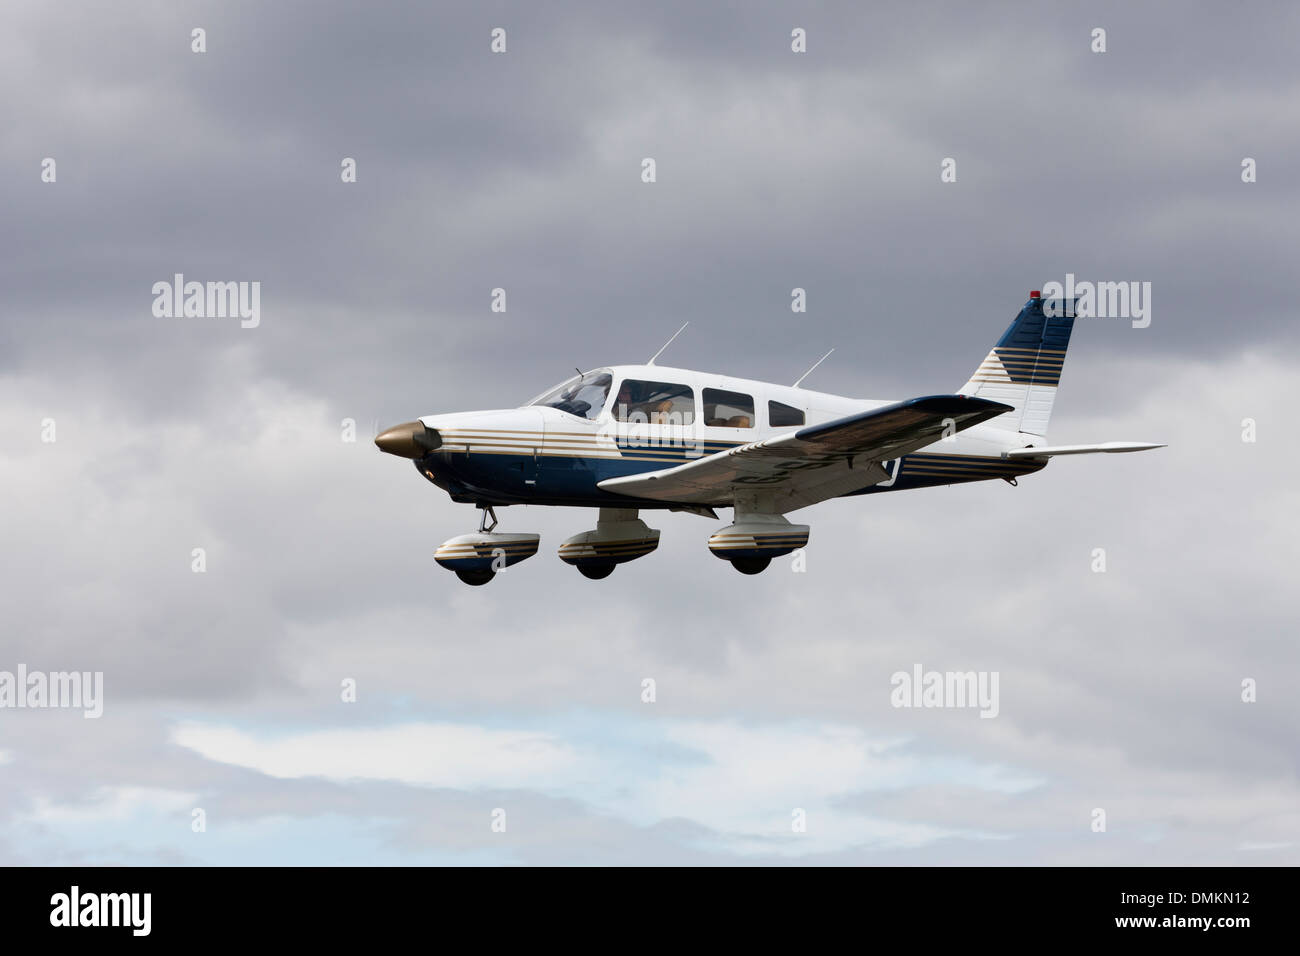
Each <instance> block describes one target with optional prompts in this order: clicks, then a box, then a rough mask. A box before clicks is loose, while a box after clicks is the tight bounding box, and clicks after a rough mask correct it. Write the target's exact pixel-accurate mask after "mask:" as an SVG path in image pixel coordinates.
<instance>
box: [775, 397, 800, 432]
mask: <svg viewBox="0 0 1300 956" xmlns="http://www.w3.org/2000/svg"><path fill="white" fill-rule="evenodd" d="M767 423H768V424H769V425H771V426H772V427H773V428H782V427H785V426H789V425H802V424H803V423H804V420H803V409H802V408H794V407H793V406H790V405H782V404H781V403H780V402H768V403H767Z"/></svg>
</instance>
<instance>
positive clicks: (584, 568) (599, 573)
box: [578, 562, 614, 581]
mask: <svg viewBox="0 0 1300 956" xmlns="http://www.w3.org/2000/svg"><path fill="white" fill-rule="evenodd" d="M578 570H579V571H580V572H581V573H582V576H583V577H584V578H591V580H593V581H599V580H600V579H601V578H607V577H609V576H610V575H611V574H613V573H614V564H613V562H610V563H609V564H580V565H578Z"/></svg>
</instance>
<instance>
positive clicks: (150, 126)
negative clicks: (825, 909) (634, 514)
mask: <svg viewBox="0 0 1300 956" xmlns="http://www.w3.org/2000/svg"><path fill="white" fill-rule="evenodd" d="M196 28H201V29H202V30H204V31H205V33H204V46H205V50H204V52H195V51H194V49H193V44H194V39H193V33H192V31H193V30H194V29H196ZM497 28H500V29H502V30H504V31H505V43H506V49H505V51H504V52H500V53H497V52H493V50H492V42H493V36H492V34H493V30H494V29H497ZM1097 28H1101V29H1104V30H1105V45H1106V49H1105V52H1094V50H1093V46H1094V45H1095V43H1096V41H1095V40H1094V30H1095V29H1097ZM796 29H801V30H803V31H805V35H806V52H801V53H797V52H794V51H793V50H792V48H791V47H792V31H794V30H796ZM1298 42H1300V12H1297V11H1296V10H1295V9H1294V8H1292V7H1290V6H1288V5H1284V4H1273V3H1260V2H1254V3H1252V2H1247V3H1243V4H1234V5H1231V6H1225V5H1222V4H1213V3H1203V4H1198V3H1177V4H1175V3H1149V4H1140V5H1132V4H1123V3H1088V4H1069V5H1050V6H1049V5H1042V4H1011V3H1008V4H994V5H988V6H982V7H979V8H975V7H973V6H971V5H967V4H959V3H950V4H939V3H936V4H925V5H909V6H903V5H898V6H895V7H889V8H880V9H877V8H874V7H868V6H867V5H861V4H853V3H817V4H799V3H770V2H759V3H743V4H742V3H708V4H699V3H690V2H684V0H683V2H665V3H658V4H653V5H646V4H609V3H590V4H582V3H575V2H569V0H565V2H557V3H551V4H530V3H482V4H468V3H466V4H452V3H434V4H424V5H419V6H418V8H416V5H408V4H401V3H396V2H392V3H384V2H379V3H366V4H360V3H341V2H318V3H307V2H285V3H277V4H254V3H249V2H234V3H215V2H214V3H203V2H193V3H163V2H156V3H145V2H133V3H122V4H112V5H106V4H95V3H70V4H63V5H59V6H58V7H57V8H56V7H52V6H50V5H49V4H42V3H37V2H27V0H16V2H11V3H6V4H5V5H4V6H3V9H0V80H2V82H0V104H2V106H0V109H2V111H3V112H2V113H0V115H2V116H3V119H4V122H3V124H0V170H3V177H2V178H0V223H2V224H3V225H2V226H0V282H2V287H3V292H4V294H3V296H2V297H0V319H2V321H0V435H3V438H4V440H3V442H2V443H0V481H2V482H3V487H4V489H5V493H6V494H5V497H6V499H7V504H6V507H5V508H4V509H3V510H2V511H0V560H3V566H4V583H3V586H2V587H0V619H2V620H3V622H4V624H3V627H2V628H0V671H8V672H17V669H18V668H19V667H20V666H22V667H25V668H26V669H27V671H29V672H31V671H40V672H55V671H79V672H91V673H94V672H102V675H103V677H102V680H103V692H102V701H101V703H102V715H101V716H99V717H98V718H86V717H84V716H83V713H82V711H81V710H78V709H74V708H44V709H42V708H35V709H33V708H23V709H16V708H0V863H4V864H9V865H15V864H37V865H43V864H68V863H76V864H128V865H129V864H157V863H161V864H215V865H225V864H249V863H251V864H265V865H276V864H311V865H317V864H319V865H352V864H393V865H425V864H451V865H541V864H566V865H567V864H584V865H682V864H686V865H692V864H707V865H828V864H829V865H845V864H849V865H859V864H865V865H874V864H880V865H933V864H942V865H1066V864H1083V865H1094V864H1098V865H1099V864H1126V865H1150V864H1173V865H1177V864H1230V865H1238V864H1239V865H1278V864H1290V865H1294V864H1296V863H1298V862H1300V780H1298V779H1297V771H1298V769H1300V767H1298V762H1297V761H1298V756H1297V755H1298V753H1300V750H1298V748H1297V739H1298V737H1300V687H1297V680H1298V677H1297V675H1300V651H1297V647H1296V640H1295V636H1296V621H1297V613H1296V611H1297V601H1296V595H1295V571H1294V568H1295V566H1296V564H1297V562H1298V561H1300V547H1298V546H1297V543H1296V542H1297V534H1298V533H1300V518H1298V515H1300V492H1298V491H1297V490H1296V486H1295V482H1294V480H1293V477H1292V476H1293V475H1294V474H1295V471H1296V469H1297V468H1300V453H1297V451H1296V450H1295V443H1294V442H1293V441H1292V440H1291V435H1290V433H1289V432H1288V431H1287V429H1288V428H1289V427H1290V422H1289V420H1288V419H1287V418H1286V415H1285V413H1283V412H1282V411H1281V407H1282V405H1283V404H1285V402H1286V401H1287V400H1288V399H1289V397H1290V395H1291V393H1292V392H1293V386H1294V383H1295V371H1294V369H1295V361H1296V350H1297V345H1298V344H1300V327H1298V326H1297V322H1296V315H1295V306H1294V303H1295V301H1296V296H1295V292H1294V288H1293V282H1292V277H1293V275H1294V272H1295V263H1296V261H1297V251H1298V250H1300V220H1298V217H1297V216H1296V210H1297V208H1298V206H1297V201H1298V200H1300V186H1298V185H1297V183H1298V178H1300V177H1298V173H1300V166H1298V165H1297V156H1300V75H1298V74H1297V70H1296V68H1295V66H1294V55H1293V54H1294V50H1295V49H1296V47H1297V44H1298ZM646 158H653V159H654V161H655V173H656V174H655V181H654V182H650V183H648V182H644V181H643V177H642V170H643V160H644V159H646ZM48 159H53V160H54V165H53V167H52V169H53V172H54V175H53V181H47V180H48V179H49V178H50V177H49V175H48V173H47V168H49V167H48V164H47V163H46V160H48ZM345 159H352V160H354V161H355V168H356V181H355V182H344V181H343V178H344V177H343V175H342V167H343V163H344V160H345ZM945 159H952V160H953V161H954V162H955V173H956V178H955V181H952V182H944V181H942V178H941V164H942V163H943V162H944V160H945ZM1246 159H1250V160H1253V163H1252V164H1251V165H1252V166H1253V168H1254V170H1255V176H1254V181H1251V182H1246V181H1243V162H1244V161H1245V160H1246ZM176 273H181V274H183V275H184V276H186V278H187V279H192V280H198V281H240V282H253V281H256V282H258V283H260V295H261V298H260V315H259V321H258V323H257V324H256V326H255V327H248V328H245V327H242V323H241V322H240V320H239V319H238V318H197V317H189V318H186V317H168V316H159V315H156V314H155V310H154V308H153V306H154V299H155V294H154V292H153V291H152V289H153V286H154V284H155V283H158V282H160V281H161V282H169V281H170V280H171V279H172V277H173V276H174V275H175V274H176ZM1067 274H1072V275H1074V276H1076V277H1077V278H1078V279H1081V280H1090V281H1137V282H1143V283H1145V282H1149V283H1150V284H1151V285H1150V289H1151V299H1150V303H1151V314H1150V319H1151V321H1150V324H1149V325H1146V326H1145V327H1135V326H1134V324H1133V323H1132V322H1130V321H1128V320H1127V319H1123V318H1081V319H1080V320H1079V321H1078V322H1077V323H1076V326H1075V330H1074V337H1073V340H1072V342H1071V349H1070V353H1069V357H1068V360H1067V362H1066V365H1065V369H1064V374H1063V376H1062V382H1061V389H1060V392H1059V394H1058V397H1057V401H1056V405H1055V409H1054V414H1053V417H1052V428H1051V435H1050V438H1051V441H1052V443H1054V444H1057V443H1060V444H1068V443H1080V442H1098V441H1110V440H1131V441H1151V442H1163V443H1167V444H1168V447H1167V448H1163V449H1160V450H1157V451H1152V452H1147V453H1144V454H1141V455H1125V456H1087V457H1077V458H1062V459H1058V460H1056V461H1054V462H1053V463H1052V464H1051V465H1050V466H1049V467H1048V468H1046V469H1045V470H1044V471H1042V472H1040V473H1038V474H1035V475H1032V476H1028V477H1026V478H1024V479H1023V480H1022V481H1021V482H1020V483H1019V485H1018V487H1011V486H1010V485H1008V484H1005V483H1003V482H1000V481H994V482H981V483H975V484H969V485H960V486H952V487H947V488H934V489H928V490H921V491H906V492H900V493H898V494H885V495H872V496H867V497H864V498H857V499H846V500H837V501H830V502H825V503H822V504H819V505H815V506H813V507H811V508H809V509H806V510H802V511H799V512H796V513H795V514H794V515H792V518H793V519H794V520H796V521H798V522H801V523H805V524H809V525H811V527H812V534H811V539H810V542H809V545H808V548H807V550H806V553H805V564H804V569H803V570H799V569H798V568H797V567H796V565H795V563H794V562H792V561H790V560H789V559H780V560H778V561H776V562H774V563H773V566H772V567H771V568H770V569H769V570H768V571H767V572H765V573H764V574H761V575H758V576H754V577H748V576H743V575H739V574H736V573H734V572H733V571H732V570H731V569H729V568H727V567H726V566H725V565H724V564H723V563H722V562H719V561H717V560H716V559H715V558H713V557H711V556H710V555H709V554H708V553H707V549H706V540H707V538H708V536H709V534H711V533H712V532H713V531H715V530H717V529H718V528H719V527H720V525H719V524H718V523H715V522H712V521H710V520H708V519H704V518H701V517H698V516H695V515H688V514H659V513H647V514H645V515H644V517H646V519H647V521H648V523H649V524H650V526H651V527H655V528H659V529H661V530H662V533H663V534H662V539H661V545H660V547H659V549H658V551H656V552H655V553H654V554H653V555H651V556H648V557H646V558H644V559H641V560H639V561H637V562H635V563H632V564H629V565H627V566H625V567H622V568H620V569H619V570H618V571H617V572H616V573H615V574H613V575H612V576H611V577H609V578H608V579H606V580H603V581H588V580H586V579H584V578H582V577H581V576H579V575H578V574H577V573H576V572H575V571H574V570H573V569H572V568H570V567H568V566H566V565H564V564H562V563H561V562H560V561H559V560H558V559H556V557H555V554H554V549H555V547H556V546H557V545H558V544H559V543H560V541H562V540H563V539H564V538H566V537H568V536H569V535H572V534H575V533H577V532H579V531H583V530H586V529H588V528H590V527H592V526H593V524H592V522H593V519H594V515H593V514H591V513H590V512H585V511H582V510H579V509H544V508H524V507H515V508H509V509H502V510H501V511H500V516H501V518H502V527H503V529H506V530H518V531H536V532H540V533H541V536H542V546H541V551H540V552H539V554H538V556H537V557H536V558H534V559H532V560H530V561H528V562H525V563H523V564H521V565H519V566H517V567H514V568H511V569H509V571H508V572H507V573H505V574H503V575H502V576H501V578H502V579H501V580H498V581H494V582H493V583H492V584H491V585H490V586H488V587H483V588H467V587H465V586H463V585H462V584H460V583H459V582H458V581H457V580H456V579H455V577H454V576H453V575H450V574H448V573H447V572H446V571H444V570H442V569H440V568H439V567H438V566H437V565H436V564H435V563H434V562H433V560H432V558H433V551H434V549H435V548H436V547H437V545H438V544H439V543H440V542H442V541H444V540H446V539H447V538H450V537H453V536H455V535H458V534H462V533H465V532H467V531H471V530H473V529H474V527H476V521H477V515H476V513H475V512H474V509H473V508H472V507H470V506H468V505H456V504H453V503H452V502H451V501H450V500H448V499H447V497H446V496H445V495H444V494H443V493H442V492H440V491H438V490H437V489H436V488H434V487H432V486H431V485H429V484H428V483H427V482H426V481H424V480H423V479H422V478H421V477H420V476H419V475H418V474H416V472H415V470H414V469H413V468H411V467H410V464H409V463H407V462H404V461H401V460H400V459H395V458H393V457H391V456H387V455H383V454H381V453H380V452H379V451H378V450H377V449H376V448H375V447H374V445H373V444H372V443H371V441H370V439H371V437H372V436H373V435H374V434H375V433H376V432H377V431H378V430H379V429H380V428H381V427H386V426H388V425H392V424H396V423H398V422H406V421H410V420H412V419H414V418H416V417H417V416H421V415H431V414H436V413H444V412H455V411H466V410H473V409H485V408H503V407H504V408H508V407H513V406H515V405H518V404H519V403H521V402H524V401H526V400H527V399H529V398H530V397H531V396H533V395H536V394H538V393H540V392H541V391H543V390H544V389H546V388H548V387H549V386H551V385H553V384H555V383H556V382H559V381H561V380H563V379H565V378H567V377H568V376H569V375H570V374H571V373H572V369H574V368H575V367H578V368H583V369H588V368H592V367H597V366H601V365H610V364H622V363H639V362H643V361H645V360H646V359H647V358H649V356H650V355H652V354H653V353H654V352H655V350H656V349H658V348H659V346H660V345H662V344H663V342H664V341H665V340H666V339H667V338H668V337H669V336H670V335H671V334H672V332H673V331H675V330H676V329H677V328H678V327H679V326H680V325H681V324H682V323H683V322H688V321H689V322H690V326H689V328H688V329H687V331H686V332H685V333H683V335H682V336H681V337H680V338H678V339H677V341H675V342H674V343H673V344H672V346H671V347H670V349H669V350H668V352H666V353H665V355H664V356H663V359H662V360H661V361H662V362H663V363H664V364H670V365H675V366H682V367H688V368H699V369H702V370H707V371H717V372H723V373H726V374H730V375H735V376H739V377H745V378H754V379H761V380H766V381H775V382H781V383H788V382H793V381H794V380H795V379H796V378H797V377H798V376H799V375H800V374H801V373H802V372H803V371H804V370H805V369H806V368H807V367H808V366H809V365H811V364H812V363H813V362H814V361H816V359H817V358H818V357H819V356H821V355H822V354H823V353H824V352H826V351H827V350H828V349H830V348H834V349H835V353H834V354H833V355H832V356H831V358H830V359H828V360H827V362H826V363H825V364H823V365H822V366H821V367H819V368H818V369H817V371H816V372H815V373H814V374H813V375H812V376H811V377H810V378H809V379H808V381H807V383H806V384H807V386H808V387H810V388H815V389H818V390H822V391H827V392H833V393H837V394H843V395H849V396H853V397H859V398H871V399H903V398H908V397H912V396H916V395H929V394H936V393H946V392H952V391H955V390H956V389H957V388H959V387H960V385H961V384H962V383H963V382H965V381H966V379H967V378H968V377H969V375H970V373H971V372H972V371H973V370H974V369H975V368H976V366H978V364H979V363H980V361H981V360H982V358H983V357H984V355H985V353H986V352H987V351H988V349H989V348H990V346H991V345H992V344H993V342H994V341H995V340H996V338H997V337H998V335H999V334H1000V333H1001V332H1002V330H1003V329H1004V328H1005V327H1006V325H1007V323H1008V322H1009V321H1010V319H1011V318H1012V317H1014V315H1015V314H1016V312H1017V311H1018V310H1019V308H1020V307H1021V305H1022V304H1023V303H1024V301H1025V299H1026V297H1027V295H1026V294H1027V292H1028V291H1029V290H1031V289H1038V288H1041V287H1042V286H1043V285H1044V284H1045V283H1047V282H1049V281H1058V282H1064V281H1065V277H1066V275H1067ZM497 288H501V289H504V290H506V296H507V298H506V301H507V307H506V310H505V311H504V312H497V311H493V310H492V308H491V305H492V301H493V290H494V289H497ZM796 288H799V289H803V290H805V293H806V301H807V311H806V312H803V313H796V312H793V311H792V309H791V301H792V299H791V296H792V290H794V289H796ZM345 420H351V421H353V422H355V423H356V435H355V441H348V440H347V438H348V437H349V434H348V430H347V429H346V428H345V426H344V422H345ZM51 439H53V440H51ZM728 518H729V515H728V514H726V513H724V515H723V519H724V520H727V519H728ZM195 549H202V555H203V562H204V563H203V568H204V569H203V570H202V571H201V572H196V571H195V570H194V567H195V560H196V559H195V556H194V554H195ZM1098 549H1102V551H1104V559H1105V564H1104V568H1105V569H1104V571H1103V570H1097V567H1098V558H1097V555H1098ZM917 666H920V667H921V668H923V669H924V670H926V671H930V670H934V671H939V672H947V671H956V672H966V671H978V672H986V673H996V674H997V675H998V676H999V685H998V686H999V689H1000V700H999V707H998V710H997V714H996V716H995V717H993V718H991V719H985V718H982V717H981V716H980V714H979V713H978V712H977V711H976V710H973V709H970V708H965V709H962V708H935V709H925V708H900V707H896V706H894V705H893V702H892V701H891V691H892V690H893V686H892V684H891V677H892V675H894V674H896V673H898V672H900V671H901V672H908V673H910V672H911V671H912V670H913V668H914V667H917ZM647 680H650V681H653V682H654V683H653V687H654V700H653V701H652V702H647V701H646V700H644V699H643V697H644V692H643V688H644V687H645V686H646V684H645V683H644V682H645V681H647ZM1246 685H1249V687H1250V688H1251V689H1250V691H1246V690H1244V689H1243V688H1244V687H1245V686H1246ZM347 688H353V689H354V692H355V694H354V696H355V699H345V698H350V697H352V696H353V694H352V693H349V692H348V691H347V690H346V689H347ZM1243 698H1249V699H1243ZM1098 810H1101V811H1103V816H1102V817H1100V818H1099V817H1098V814H1097V811H1098ZM1099 819H1101V820H1102V821H1103V823H1104V828H1102V827H1099V826H1098V820H1099Z"/></svg>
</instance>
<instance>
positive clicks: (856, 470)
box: [600, 395, 1012, 514]
mask: <svg viewBox="0 0 1300 956" xmlns="http://www.w3.org/2000/svg"><path fill="white" fill-rule="evenodd" d="M1009 411H1012V408H1011V406H1010V405H1004V404H1002V403H1001V402H993V401H989V400H988V399H983V398H972V397H970V396H965V395H929V396H925V397H923V398H913V399H909V400H907V401H905V402H897V403H895V404H893V405H885V406H883V407H881V408H873V409H871V410H870V411H866V412H859V413H858V414H855V415H849V416H847V417H845V418H838V419H836V420H834V421H830V422H826V423H825V424H821V425H809V426H807V427H805V428H801V429H799V430H798V431H794V432H790V433H789V434H786V435H778V436H776V437H775V438H767V439H764V440H762V441H756V442H751V443H750V444H748V445H741V446H739V447H736V448H729V449H727V450H726V451H720V452H717V453H716V454H713V455H710V456H708V457H707V458H701V459H699V460H698V461H692V462H688V463H686V464H684V465H675V466H674V467H672V468H665V469H662V470H661V471H654V472H650V473H649V474H641V475H629V476H627V477H624V478H608V479H606V480H605V481H602V482H601V483H600V487H601V488H603V489H604V490H606V491H611V492H615V493H617V494H621V495H628V496H629V497H634V498H649V499H651V500H654V501H673V502H681V503H685V504H698V505H729V504H730V503H731V502H732V501H733V500H734V498H735V495H736V493H737V491H741V490H743V491H753V492H758V493H762V494H764V495H765V496H770V499H771V501H770V504H769V508H770V509H771V510H772V511H773V512H774V513H776V514H784V513H785V512H787V511H794V510H795V509H797V508H804V507H807V506H808V505H811V504H816V503H817V502H819V501H825V500H826V499H828V498H835V497H837V496H839V495H843V494H847V493H848V492H851V491H857V490H858V489H860V488H866V487H869V486H870V485H874V484H876V483H877V482H880V481H884V480H886V479H887V478H888V477H889V476H888V474H887V473H886V471H885V469H884V468H883V467H882V466H881V462H884V461H888V460H889V459H891V458H898V457H900V456H901V455H906V454H907V453H909V452H912V451H915V450H916V449H918V448H924V447H925V446H926V445H931V444H933V443H934V442H936V441H939V440H940V439H941V438H942V437H943V435H944V432H945V430H946V429H947V430H948V434H952V433H953V432H957V431H962V430H963V429H966V428H970V427H971V426H972V425H978V424H979V423H980V422H983V421H987V420H988V419H990V418H993V417H995V416H997V415H1001V414H1003V413H1004V412H1009Z"/></svg>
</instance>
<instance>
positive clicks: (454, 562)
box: [433, 505, 541, 587]
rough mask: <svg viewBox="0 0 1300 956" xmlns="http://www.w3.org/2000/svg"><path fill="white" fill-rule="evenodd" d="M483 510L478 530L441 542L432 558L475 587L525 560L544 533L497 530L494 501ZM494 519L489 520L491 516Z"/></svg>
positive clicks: (532, 552) (482, 508)
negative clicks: (509, 532)
mask: <svg viewBox="0 0 1300 956" xmlns="http://www.w3.org/2000/svg"><path fill="white" fill-rule="evenodd" d="M479 510H480V511H481V512H482V515H481V517H480V518H479V525H478V531H477V533H474V534H462V535H458V536H457V537H455V538H452V539H450V540H448V541H444V542H443V543H442V544H440V545H439V546H438V550H437V551H435V552H434V553H433V560H435V561H437V562H438V563H439V564H440V565H442V566H443V567H444V568H446V569H447V570H449V571H454V572H456V577H458V578H460V579H461V580H462V581H464V582H465V583H466V584H468V585H471V586H472V587H481V586H482V585H484V584H487V583H488V582H489V581H491V580H492V579H493V578H495V577H496V575H497V572H498V571H503V570H505V569H506V568H508V567H510V566H512V565H515V564H518V563H519V562H520V561H526V560H527V559H529V558H531V557H532V556H533V555H535V554H536V553H537V545H538V544H539V543H540V542H541V535H538V534H522V533H518V532H516V533H513V534H507V533H505V532H496V531H494V530H493V529H495V528H496V526H497V515H496V512H495V511H493V510H492V506H491V505H479ZM489 516H490V517H491V518H492V523H491V524H490V525H489V524H488V517H489Z"/></svg>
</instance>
